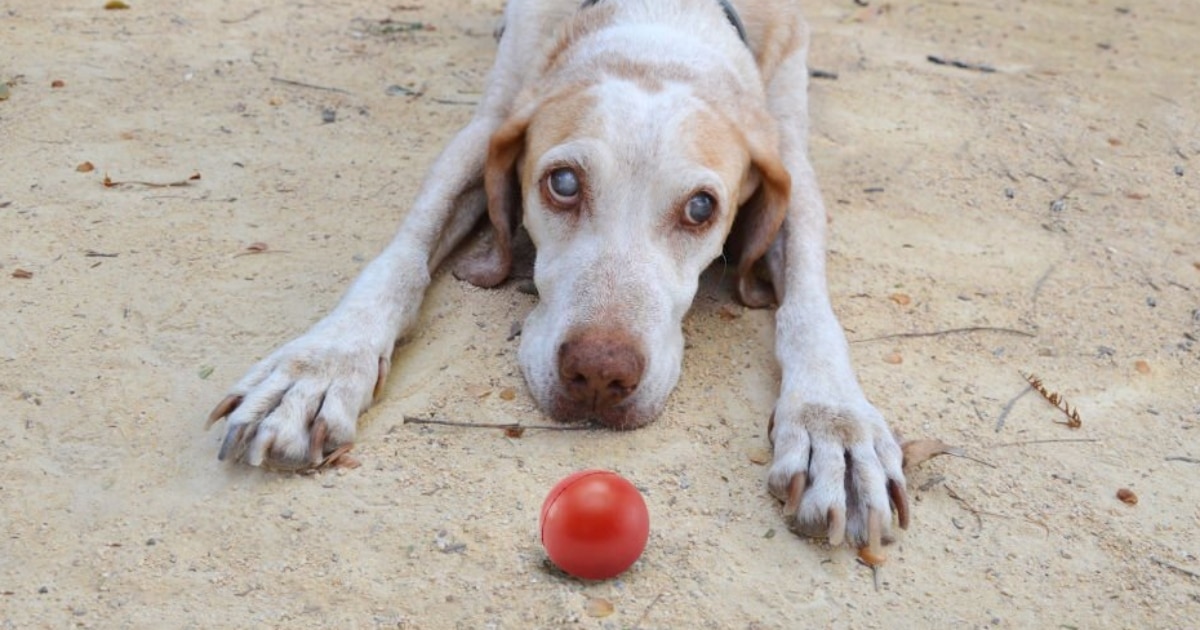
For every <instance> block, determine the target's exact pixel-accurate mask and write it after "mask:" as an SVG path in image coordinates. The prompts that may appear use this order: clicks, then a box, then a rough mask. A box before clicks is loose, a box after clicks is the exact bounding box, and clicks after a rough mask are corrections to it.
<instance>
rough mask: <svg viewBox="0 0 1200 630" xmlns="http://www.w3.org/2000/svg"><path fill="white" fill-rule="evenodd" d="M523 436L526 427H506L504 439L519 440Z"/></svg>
mask: <svg viewBox="0 0 1200 630" xmlns="http://www.w3.org/2000/svg"><path fill="white" fill-rule="evenodd" d="M523 435H525V427H504V437H509V438H513V439H514V440H517V439H520V438H521V436H523Z"/></svg>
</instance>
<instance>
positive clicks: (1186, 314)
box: [0, 0, 1200, 629]
mask: <svg viewBox="0 0 1200 630" xmlns="http://www.w3.org/2000/svg"><path fill="white" fill-rule="evenodd" d="M129 2H130V3H131V4H132V5H133V6H132V8H130V9H128V10H111V11H108V10H104V9H103V5H104V2H103V1H102V0H88V1H86V2H71V3H65V2H35V1H33V0H11V1H10V2H7V3H6V4H5V5H4V7H3V8H0V82H2V83H4V84H5V86H6V88H7V90H5V92H0V97H5V96H7V98H4V100H0V234H3V237H2V238H3V241H2V242H0V296H2V297H0V325H2V326H3V334H2V335H0V401H2V410H3V411H2V412H0V414H2V421H0V505H2V512H0V534H2V536H3V538H2V539H0V626H2V627H12V628H30V627H50V628H62V627H68V626H81V627H96V628H123V627H129V628H150V627H154V628H190V627H196V628H198V627H337V628H371V627H379V628H397V627H399V628H493V627H494V628H535V627H538V628H543V627H544V628H549V627H559V626H563V625H575V626H578V627H583V628H647V629H648V628H700V627H706V628H796V627H800V626H802V625H803V626H813V627H855V628H858V627H938V628H949V627H954V628H959V627H1001V628H1027V627H1079V628H1100V627H1126V628H1150V627H1157V628H1170V627H1176V628H1179V627H1186V626H1192V625H1194V623H1195V619H1197V618H1200V558H1198V557H1197V556H1200V533H1198V531H1200V528H1198V526H1200V484H1197V476H1198V475H1200V438H1198V436H1197V433H1200V342H1198V341H1197V339H1198V338H1200V248H1198V243H1200V227H1198V226H1200V186H1197V184H1196V181H1197V177H1198V176H1200V114H1198V113H1197V110H1196V104H1197V103H1198V102H1200V70H1198V68H1200V60H1198V58H1197V52H1196V50H1197V49H1196V40H1195V36H1196V33H1197V32H1198V31H1200V21H1198V19H1197V17H1196V12H1195V11H1194V10H1191V11H1188V10H1184V8H1183V6H1182V5H1181V4H1180V3H1177V2H1169V1H1167V0H1145V1H1142V2H1128V1H1126V0H1088V1H1084V0H1059V1H1050V2H1007V1H1003V0H990V1H986V0H985V1H975V0H962V1H958V2H941V1H936V2H906V1H897V0H893V1H892V2H890V3H888V4H882V3H880V2H879V1H878V0H872V1H871V2H870V5H869V6H868V7H865V8H864V7H861V6H859V5H858V4H856V3H855V2H853V1H852V0H821V1H813V2H810V3H809V6H808V7H807V13H808V16H809V18H810V20H811V22H812V24H813V28H814V46H813V57H812V60H811V61H812V65H813V67H814V68H818V69H820V70H825V71H828V72H832V73H836V75H837V76H836V79H832V78H831V79H819V80H815V81H814V82H813V85H812V102H813V112H812V114H813V118H814V123H815V132H814V138H813V146H812V152H813V156H814V160H815V162H816V165H817V170H818V172H819V174H820V177H821V180H822V183H823V186H824V192H825V195H826V198H827V200H828V203H829V206H830V209H831V213H832V215H833V217H832V226H833V242H832V252H831V254H830V256H831V276H832V277H831V285H832V287H833V290H834V303H835V306H836V308H837V310H838V311H839V314H840V316H841V321H842V323H843V324H844V325H845V326H846V328H847V330H848V334H849V335H850V337H851V339H852V340H853V341H854V343H853V351H854V354H855V360H856V363H857V366H858V370H859V376H860V378H861V379H862V381H863V384H864V387H865V389H866V390H867V392H868V395H869V396H870V397H871V398H872V400H873V401H874V402H875V403H876V405H878V406H879V407H880V409H881V410H882V411H883V412H884V414H885V415H887V416H888V417H889V418H890V419H891V421H892V423H893V426H894V427H895V428H896V430H897V431H899V432H901V433H902V434H903V435H904V436H905V437H906V438H924V437H931V438H940V439H942V440H945V441H946V442H948V443H950V444H953V445H955V446H959V447H962V448H963V449H964V450H965V452H966V453H967V454H968V455H970V456H971V457H974V458H976V459H977V460H979V461H975V460H971V459H964V458H953V457H941V458H937V459H934V460H931V461H929V462H927V463H925V464H924V465H922V466H920V467H918V468H916V469H915V470H911V471H910V472H909V491H910V493H911V495H912V498H913V502H914V505H913V512H914V514H913V524H912V526H911V527H910V529H909V530H908V531H907V532H905V533H903V534H902V535H901V537H900V538H899V540H898V542H897V544H895V545H893V546H891V547H890V548H889V559H888V562H887V563H886V564H885V565H884V566H883V567H882V568H881V569H880V570H879V572H878V575H877V576H874V577H873V575H872V572H871V570H870V569H868V568H866V567H865V566H863V565H861V564H859V562H858V561H857V560H856V558H855V556H854V554H853V553H852V552H850V551H849V550H846V549H832V550H831V549H829V548H828V547H827V546H826V545H825V544H824V543H821V542H819V541H809V540H805V539H801V538H798V537H796V536H795V535H793V534H791V533H790V532H789V531H788V530H787V528H786V527H785V525H784V523H783V521H782V519H781V516H780V510H779V506H778V504H777V503H776V501H775V500H774V499H772V498H771V497H770V496H769V495H768V494H767V492H766V488H765V481H764V478H765V474H766V467H765V466H764V465H763V461H764V454H765V453H766V450H765V449H767V446H768V445H767V438H766V435H765V431H766V422H767V417H768V415H769V413H770V410H771V407H772V405H773V398H774V395H775V393H776V391H775V387H776V386H775V379H776V377H777V368H776V366H775V364H774V359H773V356H772V354H773V353H772V340H771V339H772V332H771V318H772V314H771V313H770V312H764V311H746V310H744V309H742V308H740V307H737V306H735V305H734V303H733V301H732V298H731V296H730V292H729V288H728V287H727V286H723V285H722V284H721V283H720V282H719V275H720V274H719V273H716V274H713V280H714V281H713V282H711V283H707V285H706V287H705V288H704V289H703V290H702V293H701V295H700V296H699V298H698V299H697V302H696V306H695V308H694V309H693V312H692V313H691V314H690V316H689V318H688V319H687V321H686V323H685V327H686V333H687V338H688V342H689V343H688V345H689V349H688V353H687V356H686V359H685V364H684V375H683V378H682V380H681V383H680V386H679V388H678V390H677V391H676V392H675V394H674V395H673V398H672V401H671V403H670V405H669V408H668V410H667V412H666V413H665V415H664V416H663V417H662V418H661V419H659V420H658V421H657V422H656V423H654V424H652V425H650V426H649V427H647V428H644V429H641V430H638V431H634V432H630V433H624V434H614V433H610V432H585V433H579V432H547V431H529V432H527V433H526V434H525V435H524V437H521V438H519V439H514V438H509V437H505V436H504V435H503V434H502V433H500V432H499V431H493V430H487V431H484V430H471V429H459V428H452V427H440V426H427V425H413V424H405V423H404V421H403V417H404V416H406V415H413V416H420V417H424V418H440V419H444V420H457V421H473V422H523V423H541V422H545V420H544V419H543V418H542V417H541V416H540V415H539V413H538V412H537V410H536V409H535V408H534V406H533V404H532V401H531V400H530V399H529V398H528V396H527V394H526V392H525V390H524V388H523V385H522V381H521V377H520V374H519V371H518V370H517V367H516V361H515V349H516V345H517V343H518V340H515V339H510V329H511V327H512V325H513V323H514V322H516V321H519V320H521V319H522V318H523V316H524V314H525V313H527V312H528V310H529V309H530V307H531V304H532V300H533V299H534V298H532V297H530V296H528V295H526V294H524V293H521V292H519V291H517V290H516V288H514V287H513V286H506V287H504V288H501V289H498V290H493V291H483V290H478V289H474V288H472V287H469V286H466V285H464V284H463V283H460V282H457V281H455V280H454V279H453V278H452V277H450V276H449V275H445V276H442V277H440V278H439V279H438V280H437V281H436V282H435V285H434V287H433V289H432V290H431V292H430V296H429V300H428V302H427V304H426V307H425V309H424V311H423V323H422V326H421V328H420V330H419V332H418V333H417V334H416V335H415V337H414V338H413V339H412V341H411V342H410V343H409V344H408V345H406V346H405V347H403V348H402V349H400V350H399V351H398V352H397V356H396V357H395V370H394V373H393V375H392V378H391V381H390V383H389V385H388V390H387V394H386V396H385V398H384V399H383V401H382V403H381V404H379V405H377V406H376V407H375V408H374V409H373V410H372V411H371V412H370V413H368V414H367V415H366V416H365V417H364V419H363V421H362V423H361V428H360V440H359V443H358V446H357V448H356V449H355V451H354V455H355V456H356V457H357V458H358V459H359V460H361V462H362V463H363V466H362V467H361V468H358V469H354V470H347V469H338V470H332V471H326V472H322V473H320V474H314V475H294V474H281V473H266V472H262V471H258V470H251V469H247V468H244V467H231V466H227V465H223V464H221V463H219V462H218V461H217V460H216V451H217V446H218V442H219V439H220V433H221V431H220V430H219V429H212V430H208V431H206V430H205V428H204V426H203V421H204V418H205V416H206V415H207V413H208V412H209V410H210V409H211V407H212V406H213V405H214V404H215V403H216V402H217V401H218V400H220V398H221V397H222V396H223V395H224V392H225V389H226V388H227V387H228V386H229V385H231V384H232V383H233V382H234V381H235V380H236V379H238V378H239V377H240V376H241V374H242V373H243V371H245V370H246V369H248V368H249V367H250V366H251V365H252V364H253V363H254V362H255V361H256V360H257V359H258V358H260V357H262V356H263V355H265V354H266V353H268V352H269V351H270V350H272V349H273V348H274V347H276V346H277V345H278V344H280V343H283V342H284V341H286V340H288V339H290V338H292V337H293V336H295V335H297V334H299V333H301V332H302V331H304V330H305V329H306V328H307V327H308V326H309V325H310V324H312V323H313V322H314V321H316V320H317V319H318V318H319V317H320V316H321V315H322V314H323V313H324V312H326V311H327V310H328V309H329V308H330V307H331V306H332V305H333V304H334V303H335V301H336V300H337V298H338V296H339V295H340V294H341V292H342V291H343V290H344V289H345V288H346V286H347V284H348V282H349V280H350V279H351V278H352V277H353V276H354V275H355V273H356V272H357V270H358V269H359V268H360V267H361V266H362V265H363V263H364V261H366V260H368V259H369V258H370V257H371V256H373V255H374V254H375V253H376V252H377V251H378V250H379V249H380V248H381V247H382V245H383V244H384V243H385V242H386V241H387V240H388V239H389V238H390V236H391V233H392V230H393V229H394V227H395V226H396V225H397V222H398V219H399V217H401V216H402V215H403V213H404V211H405V207H406V204H407V203H408V201H409V200H410V199H412V197H413V194H414V192H415V189H416V187H417V186H418V184H419V183H420V180H421V177H422V176H423V174H424V171H425V168H426V165H427V164H429V162H430V161H431V159H432V158H433V156H434V154H435V153H436V151H437V150H438V149H439V148H440V147H441V146H442V145H443V143H444V142H445V141H446V140H447V139H448V138H449V136H450V135H451V134H452V133H453V131H454V130H455V129H456V128H457V127H459V126H460V125H462V124H463V123H464V122H465V121H466V120H467V118H468V117H469V115H470V112H471V105H472V104H473V103H474V102H475V101H476V100H477V99H478V96H479V93H478V90H479V88H480V83H481V79H482V77H483V74H484V72H485V71H486V69H487V66H488V64H489V63H490V60H491V58H492V51H493V41H492V37H491V33H492V29H493V26H494V25H495V23H496V20H497V17H498V15H499V10H500V4H501V0H438V1H436V2H435V1H433V0H413V1H411V2H405V3H404V4H388V3H383V4H381V3H371V2H366V1H364V0H339V1H335V2H329V3H316V4H301V3H272V2H266V1H264V0H247V1H241V2H232V1H212V2H182V1H179V0H166V1H163V2H157V3H149V2H138V1H136V0H129ZM1193 8H1194V7H1193ZM385 20H391V22H386V21H385ZM929 55H934V56H937V57H938V58H939V59H942V60H943V61H962V62H965V65H966V66H967V67H957V66H955V65H946V64H937V63H934V62H931V61H930V60H928V58H927V56H929ZM972 64H983V65H985V66H987V67H988V68H991V69H994V70H995V71H994V72H986V71H984V70H986V69H987V68H981V67H979V66H978V65H972ZM57 82H61V83H57ZM0 89H3V88H0ZM85 162H90V163H91V164H93V165H94V167H95V169H94V170H93V171H91V172H79V170H78V167H79V166H80V165H81V164H83V163H85ZM193 173H198V174H200V175H201V178H200V179H199V180H191V181H189V182H188V185H186V186H169V187H148V186H143V185H126V186H117V187H112V188H106V187H105V186H104V185H103V184H102V182H103V179H104V177H105V175H106V174H107V175H108V176H109V177H111V178H112V179H113V180H116V181H124V182H128V181H145V182H151V183H170V182H177V181H179V180H187V178H188V177H189V176H191V175H192V174H193ZM264 246H265V247H266V250H265V251H256V250H262V248H263V247H264ZM924 333H930V334H928V335H925V334H924ZM933 333H936V334H933ZM881 337H882V338H881ZM1022 372H1025V373H1033V374H1036V375H1038V376H1039V377H1040V378H1041V379H1042V381H1043V382H1044V386H1045V387H1046V388H1047V390H1048V391H1049V392H1058V393H1060V394H1061V395H1062V396H1063V397H1065V399H1066V401H1067V402H1068V403H1069V404H1070V405H1071V406H1072V407H1073V408H1077V409H1078V413H1079V415H1080V417H1081V419H1082V427H1080V428H1078V429H1070V428H1068V427H1067V426H1065V425H1064V424H1062V421H1064V420H1065V416H1064V415H1063V414H1061V413H1060V412H1059V411H1057V410H1055V409H1054V407H1052V406H1051V405H1050V404H1048V403H1047V402H1046V401H1044V400H1042V399H1041V398H1040V397H1039V396H1038V395H1037V394H1035V393H1029V394H1028V395H1024V396H1021V397H1019V398H1018V395H1020V394H1022V392H1028V390H1029V388H1028V386H1027V385H1026V382H1025V381H1024V380H1023V378H1022V376H1021V373H1022ZM510 388H511V389H510ZM513 393H515V396H514V395H512V394H513ZM585 467H605V468H611V469H615V470H618V471H620V472H621V473H622V474H624V475H626V476H627V477H629V478H630V479H632V480H633V481H634V482H635V483H636V484H637V485H638V486H639V487H640V488H642V490H643V492H644V494H645V496H646V500H647V502H648V504H649V507H650V510H651V518H652V532H651V537H650V542H649V546H648V548H647V550H646V552H645V554H644V555H643V557H642V558H641V560H639V562H638V563H637V564H636V565H635V566H634V568H633V569H632V570H631V571H629V572H628V573H627V574H625V575H623V576H622V577H620V578H619V579H615V580H610V581H606V582H600V583H585V582H580V581H577V580H574V579H571V578H568V577H566V576H564V575H563V574H561V573H559V572H557V571H555V570H553V569H551V568H549V567H548V565H547V561H546V559H545V556H544V553H543V551H542V550H541V547H540V545H539V543H538V539H537V532H536V524H537V517H538V508H539V506H540V504H541V501H542V498H543V496H544V494H545V492H546V491H547V490H548V489H549V488H550V486H551V485H552V484H553V483H554V482H555V481H556V480H558V479H559V478H560V477H562V476H564V475H566V474H567V473H569V472H571V471H574V470H576V469H579V468H585ZM1120 488H1128V489H1129V490H1132V491H1133V492H1134V493H1135V494H1136V496H1137V498H1138V501H1137V504H1136V505H1128V504H1126V503H1123V502H1122V501H1120V500H1118V499H1117V497H1116V494H1117V491H1118V489H1120ZM875 578H877V581H876V579H875ZM606 603H607V604H611V606H612V610H611V613H610V614H606V613H608V612H609V611H607V610H605V605H606ZM1188 619H1192V620H1193V621H1192V622H1188V621H1187V620H1188Z"/></svg>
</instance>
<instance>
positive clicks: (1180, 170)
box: [1175, 164, 1183, 177]
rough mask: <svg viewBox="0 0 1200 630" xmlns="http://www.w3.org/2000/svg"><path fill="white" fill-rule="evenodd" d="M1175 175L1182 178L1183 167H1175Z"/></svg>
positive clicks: (1177, 165)
mask: <svg viewBox="0 0 1200 630" xmlns="http://www.w3.org/2000/svg"><path fill="white" fill-rule="evenodd" d="M1175 174H1176V175H1177V176H1179V177H1183V165H1182V164H1176V165H1175Z"/></svg>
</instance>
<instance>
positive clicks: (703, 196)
mask: <svg viewBox="0 0 1200 630" xmlns="http://www.w3.org/2000/svg"><path fill="white" fill-rule="evenodd" d="M716 208H717V202H716V200H715V199H713V197H712V195H710V194H708V193H706V192H698V193H696V194H694V195H692V198H691V199H688V202H687V205H686V206H684V208H683V221H684V223H686V224H688V225H704V224H705V223H708V222H709V220H710V219H712V217H713V213H714V212H715V211H716Z"/></svg>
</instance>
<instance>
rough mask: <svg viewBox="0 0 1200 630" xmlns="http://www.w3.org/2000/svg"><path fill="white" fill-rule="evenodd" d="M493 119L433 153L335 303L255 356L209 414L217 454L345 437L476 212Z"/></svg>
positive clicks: (267, 455) (275, 451) (279, 451)
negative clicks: (407, 206)
mask: <svg viewBox="0 0 1200 630" xmlns="http://www.w3.org/2000/svg"><path fill="white" fill-rule="evenodd" d="M497 126H498V119H495V118H493V117H490V116H488V115H487V114H481V115H479V116H477V117H476V118H475V120H473V121H472V122H471V123H470V124H468V126H467V127H465V128H464V129H463V130H462V131H460V132H459V133H458V135H457V136H456V137H455V138H454V139H453V140H452V141H451V142H450V144H449V145H448V146H447V147H446V149H445V150H444V151H443V152H442V154H441V156H440V157H439V158H438V159H437V160H436V161H435V162H434V165H433V167H432V168H431V169H430V171H429V175H428V176H427V177H426V180H425V183H424V185H423V186H422V188H421V192H420V194H419V195H418V197H417V199H416V201H415V203H414V205H413V208H412V210H411V211H410V212H409V214H408V216H407V217H406V219H405V221H404V223H403V225H402V226H401V228H400V230H399V232H398V233H397V234H396V236H395V238H394V239H393V240H392V242H391V244H389V245H388V246H387V248H386V249H385V250H384V251H383V253H382V254H380V255H379V257H377V258H376V259H375V260H374V261H372V262H371V263H370V264H368V265H367V267H366V268H365V269H364V270H363V272H362V274H361V275H360V276H359V277H358V279H357V280H356V281H355V282H354V284H353V285H352V286H351V287H350V290H349V291H348V292H347V293H346V295H345V296H344V297H343V298H342V300H341V302H340V303H339V304H338V305H337V307H336V308H335V309H334V310H333V311H332V312H330V313H329V315H327V316H326V317H325V318H324V319H322V320H321V321H319V322H318V323H317V324H316V325H314V326H313V327H312V328H311V329H310V330H309V331H308V332H307V333H305V334H304V335H302V336H300V337H299V338H297V339H294V340H293V341H291V342H289V343H287V344H285V345H284V346H282V347H280V348H279V349H278V350H276V351H275V352H274V353H272V354H271V355H269V356H268V357H266V358H265V359H263V360H262V361H260V362H259V363H258V364H257V365H256V366H254V367H253V368H252V369H251V370H250V371H249V373H248V374H247V375H246V376H245V377H244V378H243V379H242V380H241V381H239V382H238V383H237V384H236V385H234V387H233V388H232V389H231V390H230V391H229V394H228V396H226V397H225V399H224V400H222V401H221V403H220V404H218V405H217V407H216V409H214V410H213V412H212V414H211V415H210V417H209V422H210V424H211V423H213V422H216V421H218V420H220V419H221V418H227V419H228V423H227V425H226V432H225V438H224V441H223V442H222V444H221V449H220V452H219V455H218V456H219V457H220V458H221V459H228V460H232V461H243V462H246V463H248V464H250V465H253V466H258V465H261V464H264V463H266V464H268V465H273V466H276V467H284V468H303V467H305V466H310V465H313V464H316V463H319V462H320V461H321V460H322V459H323V458H324V457H325V456H326V455H327V454H329V453H331V452H332V451H333V450H335V449H336V448H337V447H338V446H341V445H345V444H349V443H352V442H353V440H354V434H355V428H356V424H357V420H358V416H359V414H361V413H362V412H363V411H365V410H366V409H367V407H369V406H370V405H371V403H372V402H373V401H374V399H375V398H376V397H377V396H378V395H379V393H380V390H381V388H382V387H383V384H384V381H385V380H386V379H387V374H388V369H389V367H390V365H391V357H392V350H393V348H394V347H395V344H396V341H397V340H398V339H399V338H400V337H401V336H403V335H405V334H406V333H407V332H408V331H409V330H410V329H411V328H412V326H413V324H414V323H415V322H416V320H417V316H418V311H419V309H420V306H421V300H422V299H423V297H424V294H425V290H426V288H427V287H428V286H429V282H430V276H431V273H432V271H433V270H434V269H435V268H436V267H437V265H438V264H439V263H440V262H441V260H442V259H443V258H444V257H445V256H446V255H447V254H448V253H449V252H450V251H451V250H452V249H453V247H454V245H455V244H456V243H458V242H459V241H460V240H461V239H462V238H463V237H464V236H465V235H466V234H467V233H468V232H469V230H470V228H471V226H473V225H474V224H475V223H476V222H477V221H478V219H479V218H480V216H481V215H482V214H483V212H484V210H485V208H486V204H485V200H484V197H483V194H482V184H483V180H482V177H483V162H484V159H485V157H486V155H487V146H488V140H489V138H490V137H491V134H492V133H493V132H494V131H495V129H496V127H497Z"/></svg>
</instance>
